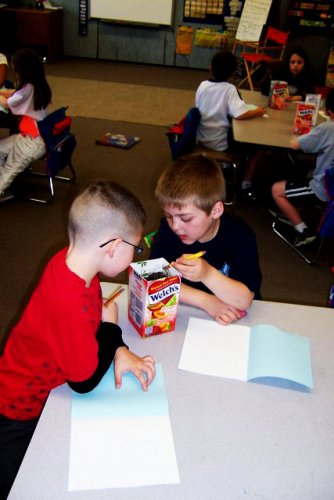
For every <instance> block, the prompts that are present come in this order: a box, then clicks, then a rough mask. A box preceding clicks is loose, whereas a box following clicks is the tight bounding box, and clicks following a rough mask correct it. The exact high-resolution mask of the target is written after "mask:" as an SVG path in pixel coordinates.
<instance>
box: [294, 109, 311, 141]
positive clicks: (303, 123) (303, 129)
mask: <svg viewBox="0 0 334 500" xmlns="http://www.w3.org/2000/svg"><path fill="white" fill-rule="evenodd" d="M314 111H315V109H314V104H311V103H309V104H306V103H305V102H300V103H298V104H297V110H296V117H295V122H294V124H293V133H294V134H297V135H304V134H308V133H309V132H310V130H311V126H312V117H313V115H314Z"/></svg>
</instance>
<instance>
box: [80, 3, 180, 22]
mask: <svg viewBox="0 0 334 500" xmlns="http://www.w3.org/2000/svg"><path fill="white" fill-rule="evenodd" d="M173 6H174V0H90V17H93V18H97V19H104V20H108V21H122V22H129V23H142V24H158V25H167V26H171V25H172V17H173Z"/></svg>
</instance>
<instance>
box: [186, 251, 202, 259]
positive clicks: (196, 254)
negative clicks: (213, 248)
mask: <svg viewBox="0 0 334 500" xmlns="http://www.w3.org/2000/svg"><path fill="white" fill-rule="evenodd" d="M205 253H206V251H205V250H202V251H201V252H197V253H193V254H191V255H187V256H186V257H185V259H186V260H193V259H199V258H200V257H203V255H204V254H205Z"/></svg>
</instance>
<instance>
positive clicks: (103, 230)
mask: <svg viewBox="0 0 334 500" xmlns="http://www.w3.org/2000/svg"><path fill="white" fill-rule="evenodd" d="M144 224H145V212H144V209H143V207H142V205H141V203H140V201H139V200H138V199H137V198H136V196H135V195H134V194H132V193H131V192H130V191H128V190H127V189H126V188H124V187H122V186H120V185H119V184H117V183H116V182H113V181H108V180H97V181H96V182H94V183H92V184H90V185H89V186H88V187H87V188H86V189H85V190H84V191H83V192H82V193H81V194H79V196H77V198H76V199H75V200H74V202H73V203H72V206H71V209H70V213H69V219H68V231H69V237H70V240H71V241H72V242H75V243H78V242H80V243H82V244H87V243H90V242H92V241H93V242H94V241H97V240H99V239H101V238H102V239H103V238H105V237H107V238H108V237H109V238H110V237H112V236H113V234H115V236H117V237H122V236H123V237H126V235H132V234H133V233H138V232H139V231H142V230H143V227H144Z"/></svg>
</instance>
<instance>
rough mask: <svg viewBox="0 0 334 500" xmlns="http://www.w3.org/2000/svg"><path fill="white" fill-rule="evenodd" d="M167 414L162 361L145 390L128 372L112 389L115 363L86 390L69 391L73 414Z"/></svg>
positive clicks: (78, 417) (92, 415)
mask: <svg viewBox="0 0 334 500" xmlns="http://www.w3.org/2000/svg"><path fill="white" fill-rule="evenodd" d="M163 415H169V410H168V401H167V395H166V391H165V385H164V379H163V373H162V368H161V365H156V375H155V377H154V380H153V381H152V383H151V384H150V386H149V388H148V390H147V391H143V389H142V388H141V385H140V382H139V380H137V379H136V377H135V376H134V375H133V374H132V373H130V372H128V373H124V374H123V377H122V387H121V388H120V389H115V379H114V367H113V365H112V366H111V367H110V369H109V370H108V371H107V373H106V374H105V376H104V377H103V379H102V380H101V382H100V384H99V385H98V386H97V387H96V388H95V389H94V390H93V391H91V392H89V393H87V394H78V393H75V392H73V394H72V418H77V419H96V418H110V417H114V418H119V417H122V418H126V417H145V416H150V417H152V416H163Z"/></svg>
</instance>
